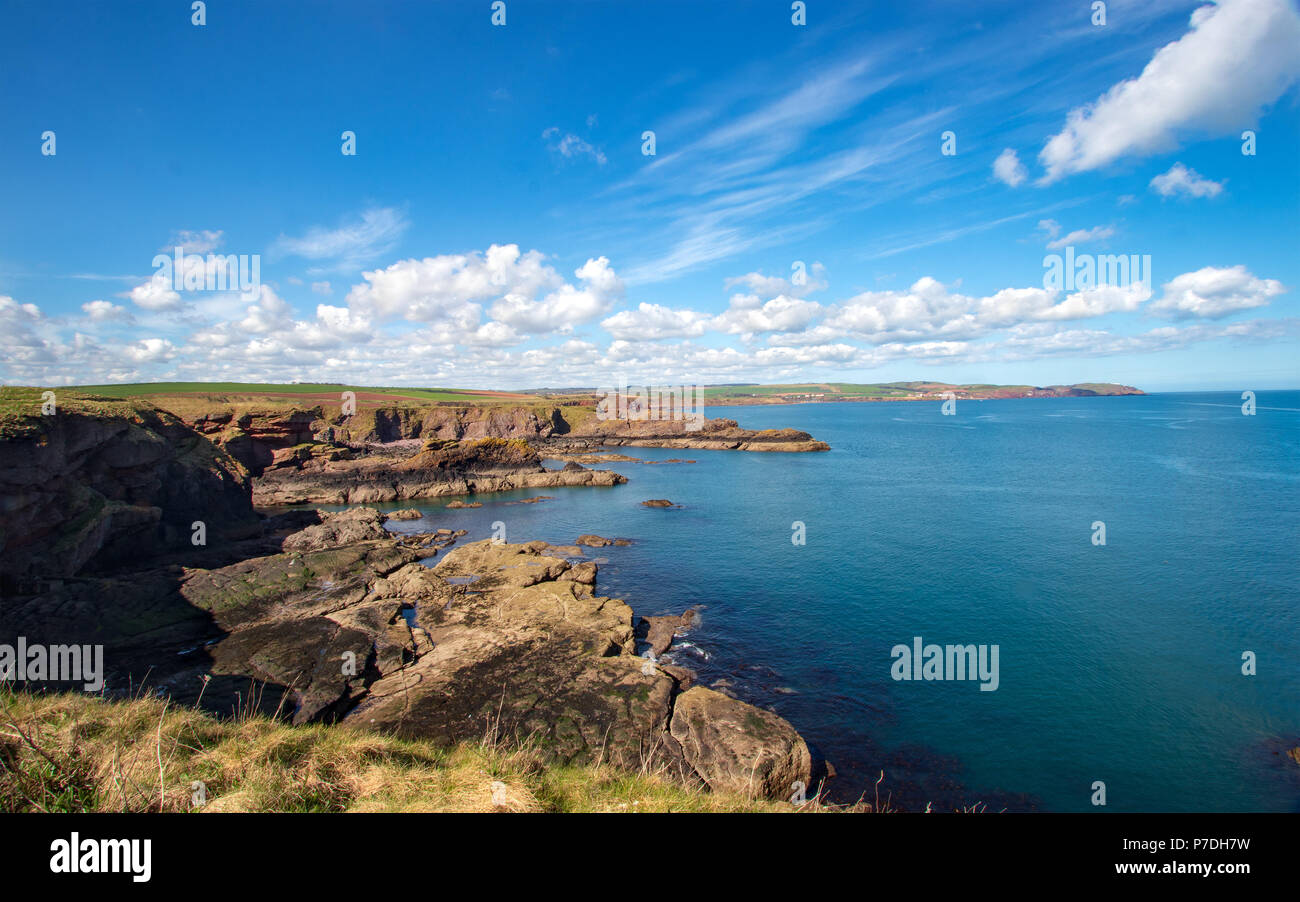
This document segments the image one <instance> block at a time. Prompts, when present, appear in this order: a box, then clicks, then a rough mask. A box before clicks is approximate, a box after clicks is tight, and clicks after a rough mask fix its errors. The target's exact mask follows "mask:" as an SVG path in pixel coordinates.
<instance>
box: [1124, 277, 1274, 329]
mask: <svg viewBox="0 0 1300 902" xmlns="http://www.w3.org/2000/svg"><path fill="white" fill-rule="evenodd" d="M1285 291H1286V287H1285V286H1284V285H1283V284H1282V283H1281V282H1279V281H1277V280H1276V279H1259V278H1256V277H1255V276H1253V275H1252V274H1251V273H1250V272H1249V271H1247V269H1246V267H1244V266H1241V265H1238V266H1229V267H1215V266H1206V267H1204V268H1202V269H1198V270H1196V271H1195V272H1188V273H1183V274H1182V275H1181V276H1178V277H1176V278H1174V279H1173V280H1171V281H1169V282H1167V283H1165V285H1164V286H1163V296H1162V297H1161V298H1160V300H1159V301H1157V302H1156V303H1154V304H1152V305H1151V308H1150V309H1151V312H1153V313H1155V314H1157V315H1160V316H1167V317H1170V318H1173V319H1188V318H1191V317H1201V318H1206V319H1218V318H1220V317H1224V316H1227V315H1229V314H1231V313H1236V312H1238V311H1240V310H1250V309H1252V308H1255V307H1263V306H1265V305H1266V304H1268V303H1269V301H1271V300H1272V299H1273V298H1275V297H1277V296H1278V295H1279V294H1282V293H1283V292H1285Z"/></svg>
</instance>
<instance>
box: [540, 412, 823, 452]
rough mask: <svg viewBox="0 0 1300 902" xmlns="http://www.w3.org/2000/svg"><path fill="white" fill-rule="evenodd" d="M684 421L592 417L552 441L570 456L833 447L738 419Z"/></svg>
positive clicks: (795, 432) (789, 431) (803, 434)
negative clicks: (621, 449) (612, 450)
mask: <svg viewBox="0 0 1300 902" xmlns="http://www.w3.org/2000/svg"><path fill="white" fill-rule="evenodd" d="M687 425H688V423H687V422H686V421H685V420H617V419H598V418H595V417H592V418H590V419H588V420H586V421H585V422H583V423H582V424H581V425H579V426H577V427H575V428H574V429H573V430H572V431H571V432H570V433H569V434H568V435H567V436H565V437H564V438H563V439H560V440H556V441H554V442H552V444H554V445H555V447H557V448H558V449H561V450H562V451H563V452H565V453H566V454H569V455H574V454H582V453H589V452H590V451H592V450H594V449H595V448H596V447H599V446H602V445H603V446H623V445H631V446H640V447H647V448H699V449H703V450H714V451H787V452H803V451H828V450H830V445H828V444H826V443H825V442H821V441H817V440H816V439H814V438H813V437H812V436H811V435H809V434H808V433H806V432H800V431H799V430H797V429H759V430H753V429H741V428H740V425H739V424H738V423H737V422H736V421H735V420H727V419H715V420H705V421H704V422H703V423H702V424H701V427H700V428H699V429H696V430H689V429H687V428H686V427H687Z"/></svg>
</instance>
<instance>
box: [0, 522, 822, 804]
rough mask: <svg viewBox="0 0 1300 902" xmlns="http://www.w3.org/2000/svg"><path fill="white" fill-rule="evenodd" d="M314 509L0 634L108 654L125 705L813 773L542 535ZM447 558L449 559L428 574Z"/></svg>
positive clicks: (30, 604)
mask: <svg viewBox="0 0 1300 902" xmlns="http://www.w3.org/2000/svg"><path fill="white" fill-rule="evenodd" d="M317 517H318V518H319V519H320V522H318V523H314V524H312V525H309V526H308V527H307V528H305V529H303V530H301V531H299V532H297V533H294V534H292V535H290V536H288V537H287V538H286V539H285V541H284V545H283V547H284V549H285V550H284V551H282V552H280V553H276V554H271V555H264V556H261V557H255V558H251V559H248V560H245V561H240V562H238V563H236V564H231V565H228V566H225V567H219V568H216V569H184V568H164V569H161V570H157V571H148V572H145V573H142V574H137V575H136V576H134V577H133V578H132V579H131V580H130V582H129V584H128V583H126V582H123V581H116V580H108V579H104V580H86V581H81V582H78V583H77V584H76V585H75V586H67V587H63V589H61V590H60V591H59V592H57V593H55V594H54V595H52V596H50V597H46V598H40V599H36V598H33V599H27V600H25V602H24V603H23V604H22V605H20V606H19V607H18V608H17V609H6V610H5V611H3V612H2V616H0V634H3V635H5V636H9V635H10V634H12V633H14V632H15V631H17V634H20V635H25V636H27V637H28V639H29V641H32V642H40V641H50V640H52V639H57V641H59V642H77V641H82V642H85V641H95V642H100V643H103V644H105V645H106V649H105V660H106V661H107V662H110V666H109V670H110V673H109V675H108V685H107V689H108V691H109V692H110V694H116V693H125V692H128V691H130V690H131V688H132V687H135V686H138V685H139V683H140V680H141V679H142V678H143V677H144V676H145V674H146V673H148V674H149V685H150V687H152V688H154V689H156V690H160V691H164V692H167V693H169V694H170V695H171V696H172V697H173V698H175V699H176V700H177V701H178V702H180V703H190V702H193V701H195V700H197V699H198V697H199V695H200V691H201V692H202V703H203V704H204V705H206V706H208V707H209V708H211V709H213V710H216V711H219V712H222V713H229V712H230V711H231V710H232V709H237V710H247V709H250V708H258V709H261V710H264V711H266V712H267V713H276V712H278V713H280V714H281V715H283V716H287V717H289V718H291V719H292V720H293V721H294V722H297V723H308V722H342V723H343V724H345V725H346V724H351V725H355V726H356V727H357V728H360V729H377V730H383V731H386V732H393V733H397V734H399V735H405V736H420V737H427V738H435V739H438V740H440V741H446V742H449V743H450V742H456V741H462V740H471V741H480V740H483V739H487V740H488V741H508V742H516V741H518V742H524V741H526V742H529V743H531V744H532V745H533V747H535V748H537V749H539V750H541V751H542V752H543V753H544V754H545V755H546V756H547V757H548V758H550V759H551V760H553V761H556V762H561V763H590V762H610V763H613V764H615V765H618V766H620V767H627V768H642V767H648V768H652V769H654V770H656V771H659V772H666V773H670V774H673V775H676V776H677V777H679V778H681V779H683V780H685V781H688V782H694V783H699V782H703V783H707V784H709V785H710V786H727V787H728V788H741V790H742V791H747V792H753V793H755V794H768V795H771V794H776V795H779V796H784V795H788V794H789V790H788V788H787V786H786V785H785V782H786V781H788V780H793V779H802V780H804V782H805V783H807V782H808V781H809V780H810V770H811V764H810V762H808V760H807V752H806V746H804V744H803V740H802V739H800V738H799V736H798V734H797V733H796V732H795V731H794V729H793V728H792V727H790V725H789V724H788V723H786V722H785V721H784V720H782V719H781V718H779V717H777V716H776V715H774V714H771V713H770V712H767V711H763V710H760V709H758V708H753V707H751V706H749V705H746V704H744V703H743V702H737V701H734V700H731V699H726V703H725V704H723V703H721V702H718V701H717V700H715V699H711V698H710V696H711V695H712V694H709V696H701V694H700V690H698V689H697V688H689V689H688V688H687V686H689V683H690V681H691V678H692V676H693V675H692V674H690V672H689V671H686V670H684V669H682V668H676V667H660V666H657V665H656V664H655V663H654V662H652V661H650V660H647V659H645V658H640V657H637V656H636V654H635V643H636V636H635V634H634V630H633V613H632V609H631V608H630V607H629V606H628V605H627V604H625V603H624V602H623V601H620V600H618V599H616V598H608V597H605V596H602V595H600V594H598V592H597V591H596V576H597V567H596V564H595V563H593V562H590V561H582V562H577V563H574V562H571V561H569V560H566V559H564V558H562V557H556V556H553V555H551V554H548V553H546V551H547V550H548V546H547V545H546V544H545V543H543V542H533V543H529V544H523V545H509V544H498V543H495V542H493V541H490V540H488V541H480V542H475V543H472V544H469V545H465V546H462V547H458V548H455V549H452V550H450V551H446V550H443V551H441V552H439V550H438V546H439V545H440V544H441V545H445V543H446V542H448V541H451V540H453V539H454V536H441V537H440V536H439V535H437V534H435V533H427V534H423V535H415V536H397V535H393V534H385V533H384V531H383V528H382V527H383V521H384V515H383V514H381V513H379V512H378V511H375V510H371V509H353V510H349V511H345V512H341V513H335V514H329V513H324V512H320V513H318V514H317ZM440 532H447V533H449V532H450V530H441V531H440ZM434 554H440V557H439V559H438V563H437V565H436V566H434V567H432V568H430V567H429V566H427V565H426V564H425V563H421V561H427V560H428V558H429V557H430V556H431V555H434ZM72 613H75V614H76V618H75V620H74V621H73V622H72V623H69V621H68V619H67V617H68V615H69V614H72ZM799 749H803V750H804V755H803V758H800V757H799V755H798V754H797V752H798V750H799ZM801 767H802V770H801V769H800V768H801ZM746 774H752V775H754V776H753V778H752V779H749V782H748V783H745V784H744V785H743V786H742V775H746ZM792 775H793V776H792Z"/></svg>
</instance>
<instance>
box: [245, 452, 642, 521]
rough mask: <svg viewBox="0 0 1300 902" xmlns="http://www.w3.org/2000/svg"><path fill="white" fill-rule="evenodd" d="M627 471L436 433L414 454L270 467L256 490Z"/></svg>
mask: <svg viewBox="0 0 1300 902" xmlns="http://www.w3.org/2000/svg"><path fill="white" fill-rule="evenodd" d="M626 481H627V479H626V478H625V477H623V476H620V475H619V474H617V473H613V472H610V471H608V470H588V469H585V468H581V467H580V468H578V469H577V470H569V469H565V470H547V469H546V468H544V467H543V466H542V464H541V459H540V457H539V456H538V454H537V452H536V450H535V449H533V448H532V447H531V446H529V445H528V444H527V443H526V442H523V441H520V440H511V441H505V440H501V439H483V440H479V441H472V442H460V441H456V440H435V441H432V442H429V443H427V444H426V445H425V446H424V447H423V448H422V449H415V450H414V452H413V453H408V454H407V455H406V456H401V455H396V456H390V455H383V454H381V455H375V454H367V455H363V456H359V457H355V458H352V459H348V458H336V459H330V458H329V457H322V456H317V457H311V458H309V459H307V460H305V461H299V462H297V465H296V466H283V467H277V468H275V469H268V470H266V471H265V472H264V473H263V474H262V476H261V477H260V478H258V479H257V480H256V481H255V482H254V487H253V497H254V500H255V501H256V503H257V504H259V505H265V506H273V505H281V504H302V503H314V504H349V503H351V504H370V503H374V502H381V501H404V500H408V499H413V498H434V497H441V496H447V495H469V494H475V493H487V492H505V491H511V490H514V489H522V488H555V487H560V486H612V485H619V484H622V483H624V482H626Z"/></svg>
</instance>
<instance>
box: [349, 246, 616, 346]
mask: <svg viewBox="0 0 1300 902" xmlns="http://www.w3.org/2000/svg"><path fill="white" fill-rule="evenodd" d="M545 261H546V258H545V256H544V255H543V254H541V253H540V252H538V251H535V250H534V251H528V252H527V253H521V252H520V250H519V246H518V245H516V244H506V245H497V244H494V245H492V246H491V247H490V248H488V250H487V251H486V252H484V253H482V254H479V253H471V254H446V255H442V256H438V257H426V258H424V259H423V260H402V261H399V262H397V263H394V264H393V265H391V266H389V267H387V268H386V269H382V270H375V271H373V272H367V273H363V274H362V275H363V278H364V279H365V280H366V283H365V284H364V285H357V286H354V287H353V288H352V290H351V291H350V292H349V293H348V299H347V300H348V306H349V307H353V308H355V309H357V310H361V311H364V312H367V313H369V314H371V315H373V316H375V317H377V318H379V319H393V318H399V317H400V318H402V319H406V320H410V321H417V322H426V323H445V324H452V325H455V326H456V327H458V328H460V329H462V330H463V331H466V332H471V331H474V330H476V329H477V328H478V326H479V323H480V320H481V315H482V310H483V304H484V303H485V302H489V301H491V302H492V304H491V311H490V312H491V316H492V317H493V318H494V319H496V320H497V321H499V322H501V323H502V324H504V325H506V326H509V327H511V328H512V329H517V330H520V331H524V332H529V333H534V334H544V333H549V332H555V331H563V330H566V329H569V328H572V327H573V326H574V325H577V324H579V323H584V322H588V321H590V320H592V319H595V318H596V317H598V316H601V315H603V314H605V313H608V312H609V311H610V309H611V308H612V307H613V305H614V303H615V302H616V301H617V300H618V299H619V298H621V297H622V295H623V291H624V287H623V282H622V281H621V280H620V279H619V278H618V275H617V274H616V273H615V272H614V269H613V267H611V266H610V265H609V259H608V258H606V257H599V258H594V259H590V260H588V261H587V262H586V263H584V264H583V265H582V266H580V267H579V268H578V269H577V270H576V271H575V272H574V275H575V276H576V277H577V279H578V281H579V283H580V284H577V285H575V284H572V283H570V282H568V281H566V280H565V279H564V277H563V276H561V275H560V273H558V272H557V271H556V270H555V269H554V268H553V267H551V266H550V265H548V264H547V263H546V262H545Z"/></svg>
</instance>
